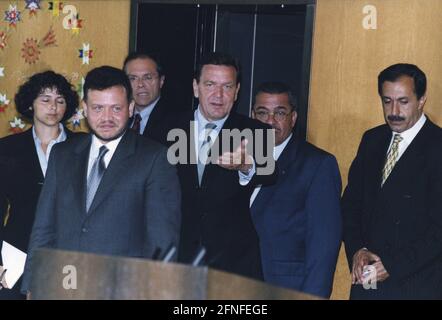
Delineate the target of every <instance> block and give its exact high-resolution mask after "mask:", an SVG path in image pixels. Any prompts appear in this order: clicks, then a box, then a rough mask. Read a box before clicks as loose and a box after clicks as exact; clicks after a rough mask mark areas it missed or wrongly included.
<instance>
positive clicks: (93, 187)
mask: <svg viewBox="0 0 442 320" xmlns="http://www.w3.org/2000/svg"><path fill="white" fill-rule="evenodd" d="M108 151H109V149H108V148H107V147H106V146H101V147H100V152H99V154H98V157H97V159H95V162H94V164H93V165H92V168H91V172H90V173H89V177H88V179H87V197H86V212H87V211H89V208H90V206H91V204H92V200H94V197H95V193H96V192H97V189H98V186H99V185H100V181H101V178H102V177H103V174H104V171H105V170H106V164H105V163H104V155H105V154H106V152H108Z"/></svg>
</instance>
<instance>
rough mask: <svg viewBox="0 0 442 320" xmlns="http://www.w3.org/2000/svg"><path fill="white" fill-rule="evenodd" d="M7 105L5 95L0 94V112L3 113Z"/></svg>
mask: <svg viewBox="0 0 442 320" xmlns="http://www.w3.org/2000/svg"><path fill="white" fill-rule="evenodd" d="M8 105H9V100H8V99H7V98H6V94H0V112H5V110H6V108H7V107H8Z"/></svg>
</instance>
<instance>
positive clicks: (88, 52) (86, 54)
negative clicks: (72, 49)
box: [78, 43, 93, 64]
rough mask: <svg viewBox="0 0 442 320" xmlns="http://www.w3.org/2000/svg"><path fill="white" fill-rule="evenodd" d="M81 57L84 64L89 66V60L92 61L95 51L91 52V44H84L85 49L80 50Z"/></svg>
mask: <svg viewBox="0 0 442 320" xmlns="http://www.w3.org/2000/svg"><path fill="white" fill-rule="evenodd" d="M78 51H80V55H79V56H78V57H79V58H82V59H83V60H82V64H89V59H92V52H93V50H90V46H89V43H83V49H79V50H78Z"/></svg>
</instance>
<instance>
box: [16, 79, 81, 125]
mask: <svg viewBox="0 0 442 320" xmlns="http://www.w3.org/2000/svg"><path fill="white" fill-rule="evenodd" d="M45 89H55V90H56V91H57V92H58V94H60V95H62V96H63V98H64V99H65V101H66V111H65V113H64V115H63V118H62V119H61V122H64V121H66V120H68V119H69V118H70V117H72V115H73V114H74V113H75V109H76V108H77V107H78V94H77V92H76V91H75V90H74V89H73V87H72V84H71V83H70V82H69V81H67V80H66V78H65V77H63V76H62V75H61V74H58V73H55V72H54V71H50V70H48V71H44V72H40V73H36V74H34V75H32V76H31V77H30V78H29V79H28V81H26V82H25V83H23V84H22V85H21V86H20V87H19V89H18V92H17V93H16V95H15V97H14V102H15V106H16V109H17V111H18V112H19V113H20V114H21V115H23V116H24V117H25V118H28V119H33V118H34V108H32V106H33V104H34V101H35V99H37V97H38V96H39V95H40V94H41V93H42V92H44V90H45Z"/></svg>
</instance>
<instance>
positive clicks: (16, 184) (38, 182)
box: [0, 128, 77, 262]
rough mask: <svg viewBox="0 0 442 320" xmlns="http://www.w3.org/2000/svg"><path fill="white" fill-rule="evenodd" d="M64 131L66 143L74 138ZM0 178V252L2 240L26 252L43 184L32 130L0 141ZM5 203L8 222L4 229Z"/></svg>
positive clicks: (70, 133)
mask: <svg viewBox="0 0 442 320" xmlns="http://www.w3.org/2000/svg"><path fill="white" fill-rule="evenodd" d="M65 131H66V136H67V138H68V139H69V138H71V137H72V136H73V135H77V134H75V133H72V132H71V131H69V130H68V129H66V128H65ZM0 177H1V180H0V185H1V186H0V190H2V191H1V193H0V194H1V197H0V198H1V200H0V202H3V206H2V207H1V208H0V214H1V215H0V217H1V221H2V223H1V224H0V232H1V233H0V249H1V245H2V242H3V240H4V241H6V242H9V243H10V244H12V245H13V246H15V247H17V248H18V249H20V250H22V251H24V252H27V251H28V244H29V237H30V235H31V229H32V224H33V223H34V217H35V208H36V206H37V201H38V197H39V195H40V191H41V187H42V185H43V180H44V176H43V172H42V171H41V167H40V162H39V160H38V155H37V150H36V149H35V143H34V138H33V136H32V129H29V130H27V131H25V132H22V133H19V134H14V135H10V136H7V137H5V138H2V139H0ZM8 203H9V206H10V212H9V219H8V224H7V225H6V226H5V227H4V228H3V221H4V218H5V215H6V211H7V205H8ZM0 262H1V257H0Z"/></svg>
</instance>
